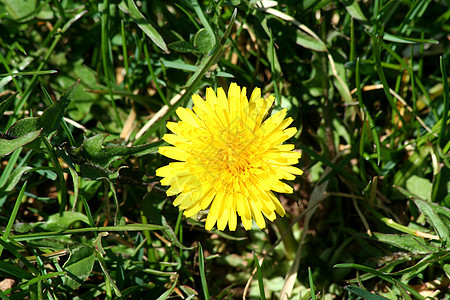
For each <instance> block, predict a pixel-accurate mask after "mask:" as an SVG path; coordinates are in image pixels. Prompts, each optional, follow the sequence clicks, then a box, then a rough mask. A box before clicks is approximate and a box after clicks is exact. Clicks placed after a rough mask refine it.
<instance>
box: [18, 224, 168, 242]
mask: <svg viewBox="0 0 450 300" xmlns="http://www.w3.org/2000/svg"><path fill="white" fill-rule="evenodd" d="M164 229H167V228H166V227H164V226H161V225H153V224H128V225H122V226H105V227H88V228H77V229H67V230H61V231H49V232H38V233H29V234H18V235H11V236H10V237H9V238H10V239H13V240H14V241H16V242H20V241H27V240H36V239H44V238H51V237H57V236H60V235H68V234H79V233H86V232H99V231H104V232H109V231H143V230H164Z"/></svg>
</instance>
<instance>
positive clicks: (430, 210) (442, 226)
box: [413, 199, 450, 245]
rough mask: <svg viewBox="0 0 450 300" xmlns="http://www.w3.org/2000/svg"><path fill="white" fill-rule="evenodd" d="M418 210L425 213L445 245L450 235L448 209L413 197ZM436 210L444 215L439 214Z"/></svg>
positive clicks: (449, 212)
mask: <svg viewBox="0 0 450 300" xmlns="http://www.w3.org/2000/svg"><path fill="white" fill-rule="evenodd" d="M413 200H414V203H415V204H416V205H417V207H418V208H419V210H420V211H421V212H422V213H423V214H424V215H425V217H426V218H427V220H428V222H429V223H430V224H431V226H433V228H434V230H435V231H436V233H437V234H438V236H439V237H440V238H441V239H442V241H443V243H444V245H447V241H448V238H449V237H450V209H448V208H445V207H442V206H440V205H439V204H436V203H432V202H429V201H423V200H420V199H413ZM438 210H439V211H440V212H441V214H442V215H443V216H445V217H443V218H441V217H440V216H439V213H438Z"/></svg>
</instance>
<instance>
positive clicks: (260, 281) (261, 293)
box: [253, 252, 266, 300]
mask: <svg viewBox="0 0 450 300" xmlns="http://www.w3.org/2000/svg"><path fill="white" fill-rule="evenodd" d="M253 262H254V263H255V265H256V273H257V274H258V286H259V297H260V299H262V300H266V294H265V293H264V281H263V277H262V272H261V266H260V265H259V261H258V257H257V256H256V254H255V252H253Z"/></svg>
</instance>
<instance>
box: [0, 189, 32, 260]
mask: <svg viewBox="0 0 450 300" xmlns="http://www.w3.org/2000/svg"><path fill="white" fill-rule="evenodd" d="M26 188H27V182H26V181H25V183H24V184H23V186H22V188H21V189H20V192H19V196H17V199H16V203H14V207H13V211H12V212H11V214H10V217H9V220H8V224H7V225H6V228H5V231H4V232H3V235H2V240H3V241H7V240H8V238H9V234H10V233H11V228H12V226H13V224H14V221H15V220H16V217H17V212H18V211H19V207H20V203H21V202H22V198H23V195H24V193H25V189H26ZM2 252H3V246H0V256H1V255H2Z"/></svg>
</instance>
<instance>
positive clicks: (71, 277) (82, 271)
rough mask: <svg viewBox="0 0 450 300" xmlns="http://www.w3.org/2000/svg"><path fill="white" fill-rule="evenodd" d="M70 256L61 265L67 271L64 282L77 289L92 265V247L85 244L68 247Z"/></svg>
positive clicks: (93, 255) (93, 254) (93, 252)
mask: <svg viewBox="0 0 450 300" xmlns="http://www.w3.org/2000/svg"><path fill="white" fill-rule="evenodd" d="M69 251H70V256H69V259H68V260H67V262H66V263H65V264H64V266H63V270H64V271H66V272H67V274H66V278H65V279H66V282H65V284H66V285H68V286H69V287H71V288H73V289H77V288H79V287H80V286H81V284H82V283H83V282H84V281H85V280H86V279H87V278H88V277H89V275H90V274H91V272H92V268H93V267H94V262H95V251H94V248H92V247H88V246H85V245H78V246H74V247H69Z"/></svg>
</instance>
